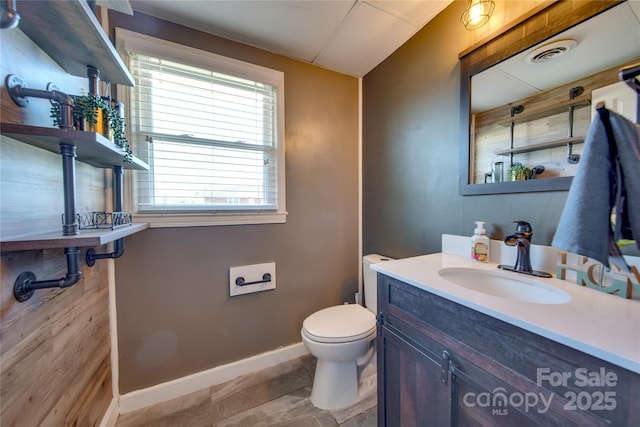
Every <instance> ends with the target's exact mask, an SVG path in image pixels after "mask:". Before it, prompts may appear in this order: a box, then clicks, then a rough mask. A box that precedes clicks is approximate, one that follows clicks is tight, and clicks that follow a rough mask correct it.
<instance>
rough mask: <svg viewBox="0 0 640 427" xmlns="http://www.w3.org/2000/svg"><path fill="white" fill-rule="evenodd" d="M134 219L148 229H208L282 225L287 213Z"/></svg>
mask: <svg viewBox="0 0 640 427" xmlns="http://www.w3.org/2000/svg"><path fill="white" fill-rule="evenodd" d="M134 218H135V220H136V222H148V223H149V227H150V228H166V227H209V226H217V225H253V224H283V223H286V222H287V213H286V212H273V213H228V212H223V213H215V214H212V213H207V214H198V213H194V214H174V213H165V214H162V213H158V214H149V213H144V214H143V213H136V214H134Z"/></svg>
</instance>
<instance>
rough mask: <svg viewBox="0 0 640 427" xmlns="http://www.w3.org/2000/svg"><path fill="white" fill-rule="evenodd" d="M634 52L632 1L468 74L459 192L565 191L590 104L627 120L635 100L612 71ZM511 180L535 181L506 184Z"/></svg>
mask: <svg viewBox="0 0 640 427" xmlns="http://www.w3.org/2000/svg"><path fill="white" fill-rule="evenodd" d="M567 26H569V25H567ZM639 46H640V2H635V3H634V2H622V3H619V4H617V5H616V6H614V7H613V8H611V9H609V10H606V11H605V12H603V13H601V14H598V15H597V16H595V17H593V18H591V19H588V20H586V21H585V22H582V23H581V24H579V25H577V26H574V27H572V28H569V29H568V30H566V31H563V32H561V33H559V34H556V35H554V36H552V37H547V38H546V39H545V40H544V41H542V42H540V43H537V44H536V45H534V46H532V47H530V48H525V49H524V50H522V51H521V52H520V53H518V54H517V55H515V56H512V57H510V58H508V59H506V60H504V61H501V62H499V63H497V64H495V65H493V66H490V67H488V68H486V69H483V70H481V72H479V73H476V74H474V73H473V72H469V75H471V74H473V75H472V76H471V82H470V92H471V95H470V96H471V100H470V115H469V117H470V118H469V131H470V132H469V139H468V142H469V147H468V170H467V171H465V172H466V174H468V175H467V176H468V180H467V182H466V184H467V185H466V186H465V185H464V183H461V184H463V185H461V193H462V194H487V193H508V192H520V191H541V190H555V189H568V188H569V185H570V180H571V177H572V176H574V175H575V171H576V169H577V167H578V164H579V160H580V152H581V150H582V145H583V144H582V143H583V141H584V136H585V134H586V132H587V129H588V128H589V125H590V123H591V120H592V110H594V109H595V105H596V103H597V102H598V101H599V100H606V101H607V107H608V108H610V109H613V110H615V111H618V112H620V113H622V114H625V115H627V114H629V115H632V116H635V111H630V109H634V108H635V107H636V98H635V94H634V92H633V90H631V88H629V87H628V86H626V85H625V84H624V83H621V82H620V81H619V78H618V72H619V70H620V68H622V67H624V66H625V65H628V64H632V63H637V62H638V61H640V48H639ZM489 65H490V64H489ZM478 71H480V70H478ZM466 90H469V89H468V88H467V89H466ZM463 95H464V94H463ZM625 97H627V98H629V99H628V100H627V101H625V100H624V98H625ZM461 100H464V96H462V97H461ZM625 110H626V111H625ZM464 167H467V165H465V166H464ZM466 174H465V175H466ZM550 178H563V179H550ZM519 180H527V181H536V182H526V183H523V182H520V183H514V182H511V181H519ZM485 183H486V184H488V185H485ZM558 183H562V184H558ZM465 187H466V189H467V190H468V189H469V188H473V189H474V191H466V192H465V191H464V188H465Z"/></svg>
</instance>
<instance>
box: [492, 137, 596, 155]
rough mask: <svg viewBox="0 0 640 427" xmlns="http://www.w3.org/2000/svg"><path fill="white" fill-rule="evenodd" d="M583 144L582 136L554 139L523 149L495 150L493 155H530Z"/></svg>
mask: <svg viewBox="0 0 640 427" xmlns="http://www.w3.org/2000/svg"><path fill="white" fill-rule="evenodd" d="M583 142H584V136H574V137H573V138H563V139H556V140H555V141H548V142H541V143H539V144H531V145H526V146H523V147H514V148H505V149H504V150H496V151H495V152H494V153H495V154H496V155H498V156H506V155H508V154H520V153H530V152H531V151H538V150H546V149H547V148H556V147H562V146H564V145H567V144H582V143H583Z"/></svg>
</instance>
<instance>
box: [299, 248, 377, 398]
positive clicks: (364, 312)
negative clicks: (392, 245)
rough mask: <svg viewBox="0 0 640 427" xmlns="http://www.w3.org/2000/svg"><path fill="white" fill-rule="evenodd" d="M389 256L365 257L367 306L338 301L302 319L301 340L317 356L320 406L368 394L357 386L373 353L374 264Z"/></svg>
mask: <svg viewBox="0 0 640 427" xmlns="http://www.w3.org/2000/svg"><path fill="white" fill-rule="evenodd" d="M389 259H390V258H387V257H384V256H381V255H367V256H365V257H364V258H363V272H364V297H365V303H366V305H367V308H365V307H363V306H361V305H359V304H344V305H336V306H332V307H328V308H324V309H322V310H319V311H317V312H315V313H313V314H311V315H310V316H309V317H307V318H306V319H305V320H304V322H303V323H302V330H301V331H300V334H301V336H302V342H303V343H304V345H305V346H306V348H307V350H308V351H309V353H311V355H313V356H314V357H316V358H317V359H318V360H317V362H316V372H315V376H314V380H313V388H312V390H311V403H313V405H314V406H316V407H317V408H320V409H339V408H344V407H347V406H350V405H353V404H354V403H357V402H358V401H359V400H361V399H362V398H363V397H365V395H364V394H363V393H361V391H360V390H359V388H358V366H359V365H362V364H366V363H367V362H368V361H369V359H370V357H369V356H371V355H373V354H374V351H373V350H374V348H373V345H374V338H375V337H376V311H377V306H376V301H377V276H376V272H375V271H374V270H372V269H371V265H372V264H375V263H377V262H382V261H386V260H389Z"/></svg>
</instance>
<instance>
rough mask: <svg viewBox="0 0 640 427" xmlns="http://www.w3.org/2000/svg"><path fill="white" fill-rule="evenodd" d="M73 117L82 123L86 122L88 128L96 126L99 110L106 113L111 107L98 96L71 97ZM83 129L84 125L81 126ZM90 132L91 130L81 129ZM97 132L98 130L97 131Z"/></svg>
mask: <svg viewBox="0 0 640 427" xmlns="http://www.w3.org/2000/svg"><path fill="white" fill-rule="evenodd" d="M72 98H73V116H74V117H75V118H76V119H77V120H79V121H80V122H82V120H86V121H87V123H88V124H89V127H94V126H96V125H97V124H98V115H99V114H100V110H103V111H106V112H108V111H109V110H110V109H111V107H110V106H109V105H108V104H107V103H106V102H105V101H104V100H103V99H102V98H101V97H100V96H98V95H81V96H73V97H72ZM82 127H84V125H83V126H82ZM83 130H85V131H90V130H92V129H83ZM97 131H99V130H97Z"/></svg>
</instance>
